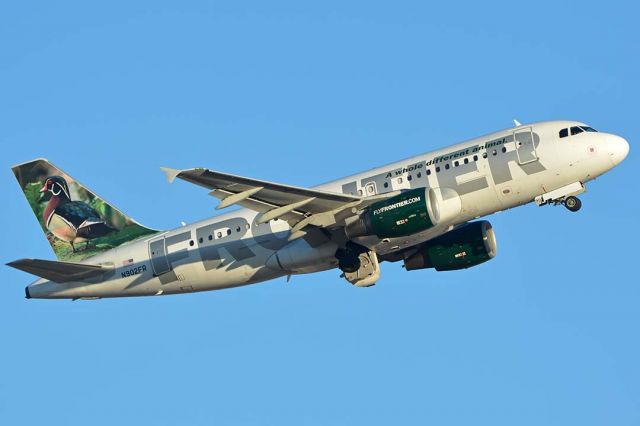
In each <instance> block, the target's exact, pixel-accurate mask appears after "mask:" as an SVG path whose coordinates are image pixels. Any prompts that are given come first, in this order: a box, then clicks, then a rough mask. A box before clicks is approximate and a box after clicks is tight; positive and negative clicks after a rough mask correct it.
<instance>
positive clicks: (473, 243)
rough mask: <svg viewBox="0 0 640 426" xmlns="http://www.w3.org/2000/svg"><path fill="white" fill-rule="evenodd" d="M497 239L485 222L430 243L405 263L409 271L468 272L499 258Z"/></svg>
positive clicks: (445, 235)
mask: <svg viewBox="0 0 640 426" xmlns="http://www.w3.org/2000/svg"><path fill="white" fill-rule="evenodd" d="M496 250H497V246H496V236H495V233H494V232H493V227H492V226H491V224H490V223H489V222H487V221H485V220H483V221H479V222H471V223H468V224H466V225H463V226H461V227H459V228H456V229H454V230H453V231H449V232H447V233H446V234H444V235H441V236H439V237H438V238H434V239H433V240H431V241H428V242H426V243H425V244H424V245H422V247H420V249H419V250H418V252H416V253H414V254H412V255H411V256H408V257H406V258H405V260H404V267H405V268H406V270H407V271H413V270H415V269H425V268H435V269H436V271H455V270H458V269H466V268H470V267H472V266H476V265H479V264H481V263H484V262H486V261H487V260H491V259H493V258H494V257H495V256H496Z"/></svg>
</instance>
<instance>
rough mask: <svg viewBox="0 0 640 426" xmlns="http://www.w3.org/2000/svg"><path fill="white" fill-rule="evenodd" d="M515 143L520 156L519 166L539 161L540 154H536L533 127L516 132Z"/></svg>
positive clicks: (514, 132)
mask: <svg viewBox="0 0 640 426" xmlns="http://www.w3.org/2000/svg"><path fill="white" fill-rule="evenodd" d="M513 141H514V143H515V144H516V153H517V155H518V163H519V164H527V163H532V162H534V161H538V154H537V153H536V145H535V143H534V140H533V131H532V129H531V127H525V128H524V129H518V130H514V131H513Z"/></svg>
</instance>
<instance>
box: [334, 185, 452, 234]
mask: <svg viewBox="0 0 640 426" xmlns="http://www.w3.org/2000/svg"><path fill="white" fill-rule="evenodd" d="M461 208H462V205H461V201H460V197H459V196H458V193H457V192H456V191H454V190H453V189H450V188H417V189H412V190H409V191H405V192H403V193H401V194H399V195H396V196H394V197H391V198H388V199H386V200H382V201H378V202H376V203H373V204H371V205H370V206H368V207H367V208H365V209H364V210H363V211H362V212H361V213H360V214H359V215H358V216H356V217H355V218H354V219H353V220H351V221H350V222H349V223H347V224H346V226H345V233H346V234H347V237H348V238H349V239H352V238H355V237H362V236H369V235H375V236H377V237H378V238H395V237H404V236H407V235H411V234H415V233H417V232H421V231H425V230H427V229H429V228H431V227H433V226H436V225H440V224H448V223H452V222H453V221H454V220H455V218H456V217H457V216H458V214H460V211H461Z"/></svg>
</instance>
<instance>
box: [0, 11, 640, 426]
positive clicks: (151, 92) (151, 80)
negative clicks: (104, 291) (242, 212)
mask: <svg viewBox="0 0 640 426" xmlns="http://www.w3.org/2000/svg"><path fill="white" fill-rule="evenodd" d="M181 3H183V4H180V3H179V2H175V3H167V2H159V1H153V2H151V1H149V2H144V1H143V2H135V3H133V2H118V1H113V2H107V3H104V4H94V3H93V2H80V1H78V2H4V3H3V4H2V5H1V6H0V124H1V127H0V144H1V146H2V153H3V155H2V156H1V157H0V158H1V159H0V170H2V172H1V173H0V185H1V186H0V188H1V189H2V196H3V199H4V202H3V203H2V219H3V222H4V226H3V232H4V234H3V238H2V239H1V242H0V260H2V262H4V263H6V262H8V261H11V260H14V259H16V258H21V257H35V258H53V254H52V252H51V250H50V248H49V246H48V244H47V242H46V240H45V239H44V237H43V236H42V234H41V232H40V230H39V228H38V225H37V222H36V220H35V219H34V218H33V217H32V214H31V212H30V210H29V208H28V205H27V203H26V201H24V198H23V196H22V194H21V192H20V191H19V189H18V186H17V184H16V182H15V180H14V178H13V175H12V173H11V171H10V169H9V167H10V166H11V165H13V164H16V163H19V162H22V161H25V160H29V159H31V158H35V157H41V156H43V157H46V158H48V159H50V160H51V161H53V162H54V163H56V164H57V165H59V166H61V167H62V168H63V169H64V170H65V171H67V172H68V173H70V174H71V175H73V176H74V177H76V178H78V179H79V180H80V181H82V182H83V183H85V184H87V185H88V186H89V187H90V188H92V189H93V190H94V191H96V192H97V193H98V194H100V195H101V196H103V197H104V198H106V199H107V200H109V201H111V202H112V203H114V204H115V205H117V206H118V207H120V208H121V209H122V210H124V211H125V212H126V213H128V214H129V215H131V216H133V217H135V218H136V219H138V220H139V221H140V222H142V223H144V224H146V225H149V226H152V227H157V228H172V227H175V226H178V225H179V223H180V221H186V222H189V221H195V220H198V219H201V218H204V217H207V216H210V215H211V214H213V212H214V210H213V209H214V206H215V202H214V201H213V200H212V199H211V197H209V196H207V194H206V191H204V190H202V189H201V188H197V187H194V186H192V185H189V184H186V183H180V182H178V183H176V184H174V185H171V186H169V185H167V184H166V181H165V179H164V177H163V175H162V173H161V172H160V170H159V167H160V166H168V167H176V168H186V167H195V166H204V167H210V168H213V169H218V170H221V171H226V172H231V173H235V174H240V175H247V176H253V177H256V178H261V179H268V180H274V181H280V182H284V183H289V184H294V185H307V186H311V185H314V184H318V183H321V182H325V181H328V180H331V179H333V178H335V177H339V176H342V175H348V174H351V173H354V172H357V171H360V170H364V169H368V168H370V167H373V166H376V165H380V164H383V163H386V162H389V161H392V160H395V159H400V158H403V157H407V156H410V155H414V154H418V153H421V152H425V151H428V150H431V149H435V148H438V147H441V146H444V145H447V144H450V143H454V142H458V141H461V140H463V139H466V138H471V137H474V136H478V135H481V134H484V133H487V132H490V131H494V130H498V129H501V128H505V127H509V126H510V125H511V120H512V119H514V118H516V119H518V120H520V121H522V122H531V121H539V120H547V119H576V120H582V121H585V122H587V123H589V124H591V125H593V126H594V127H596V128H598V129H601V130H605V131H609V132H612V133H616V134H619V135H622V136H624V137H625V138H627V139H628V140H629V142H630V144H631V152H630V155H629V157H628V158H627V160H626V161H625V162H624V163H623V164H622V165H621V166H619V167H618V168H616V169H614V170H613V171H612V172H611V173H609V174H607V175H605V176H603V177H602V178H600V179H598V180H597V181H595V182H593V183H592V184H591V185H589V187H588V192H587V193H586V194H584V196H583V197H582V199H583V203H584V205H583V209H582V210H581V211H580V212H579V213H577V214H572V213H569V212H568V211H566V210H565V209H563V208H551V207H546V208H538V207H535V206H532V205H529V206H524V207H521V208H518V209H515V210H511V211H508V212H503V213H500V214H497V215H494V216H491V217H490V218H489V220H490V221H491V222H492V224H493V225H494V228H495V230H496V234H497V238H498V244H499V253H498V256H497V258H496V259H494V260H492V261H491V262H488V263H486V264H483V265H480V266H478V267H476V268H472V269H469V270H465V271H459V272H452V273H436V272H433V271H428V270H427V271H415V272H405V271H404V270H403V269H402V268H401V267H400V265H399V264H384V265H383V277H382V279H381V280H380V281H379V283H378V284H377V285H376V286H375V287H373V288H368V289H360V288H353V287H351V286H350V285H349V284H347V283H346V282H345V281H343V280H341V279H339V278H338V273H337V272H336V271H330V272H326V273H321V274H317V275H310V276H296V277H293V279H292V281H291V283H289V284H286V283H285V280H284V279H281V280H276V281H273V282H269V283H264V284H259V285H254V286H248V287H244V288H239V289H234V290H224V291H219V292H208V293H199V294H191V295H183V296H171V297H162V298H139V299H122V300H101V301H94V302H70V301H39V300H30V301H28V300H25V299H24V298H23V296H24V293H23V288H24V286H25V285H26V284H27V283H29V282H30V281H31V277H30V276H29V275H27V274H24V273H22V272H19V271H15V270H12V269H11V268H8V267H2V268H0V281H1V284H2V285H1V286H0V320H1V322H2V326H1V327H0V347H1V348H2V351H0V423H1V424H7V425H9V424H10V425H41V424H64V425H85V424H94V425H113V424H120V425H128V424H135V425H139V424H154V425H185V424H190V425H210V424H219V425H226V424H239V425H261V424H278V425H287V424H291V425H353V424H368V425H372V424H426V423H431V424H438V425H469V424H490V425H513V424H519V425H541V424H545V425H566V424H580V425H610V424H616V425H637V424H638V423H639V422H640V368H639V366H638V360H639V359H640V340H639V339H638V329H639V326H640V312H639V309H638V306H639V304H640V289H639V288H638V279H637V277H636V273H635V268H634V265H636V264H637V241H638V237H639V236H640V235H639V233H638V225H637V217H638V216H639V214H640V201H638V197H637V195H638V191H637V189H636V188H635V184H634V183H633V182H634V181H635V180H636V178H637V176H636V174H634V173H633V170H634V169H635V170H637V169H638V165H639V164H638V160H637V155H638V154H637V152H636V151H637V147H636V141H637V140H638V136H639V132H638V127H637V126H638V119H637V114H638V112H637V111H638V107H637V100H638V99H639V98H640V90H639V89H640V87H639V80H638V75H640V59H639V58H640V33H639V32H638V27H637V16H638V12H639V10H638V6H637V5H636V4H635V3H634V2H631V1H628V2H619V1H608V2H588V1H585V2H580V3H576V4H569V3H565V2H550V1H540V2H536V3H535V4H533V3H530V4H517V3H514V2H499V3H491V2H469V3H464V2H459V3H458V2H448V3H446V2H441V4H433V5H432V4H429V3H428V2H393V3H389V2H371V1H367V2H357V1H354V2H330V1H324V2H313V3H311V2H297V1H291V2H281V1H276V2H181ZM184 3H188V4H184Z"/></svg>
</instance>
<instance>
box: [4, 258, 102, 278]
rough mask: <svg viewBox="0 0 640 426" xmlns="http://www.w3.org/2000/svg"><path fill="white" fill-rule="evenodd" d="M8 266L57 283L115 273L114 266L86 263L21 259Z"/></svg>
mask: <svg viewBox="0 0 640 426" xmlns="http://www.w3.org/2000/svg"><path fill="white" fill-rule="evenodd" d="M7 266H11V267H12V268H16V269H19V270H21V271H24V272H28V273H30V274H33V275H36V276H38V277H41V278H45V279H47V280H50V281H55V282H57V283H66V282H72V281H82V280H86V279H88V278H93V277H97V276H101V275H103V274H105V273H107V272H111V271H113V269H114V267H113V266H105V265H87V264H84V263H72V262H58V261H55V260H43V259H19V260H14V261H13V262H9V263H7Z"/></svg>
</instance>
